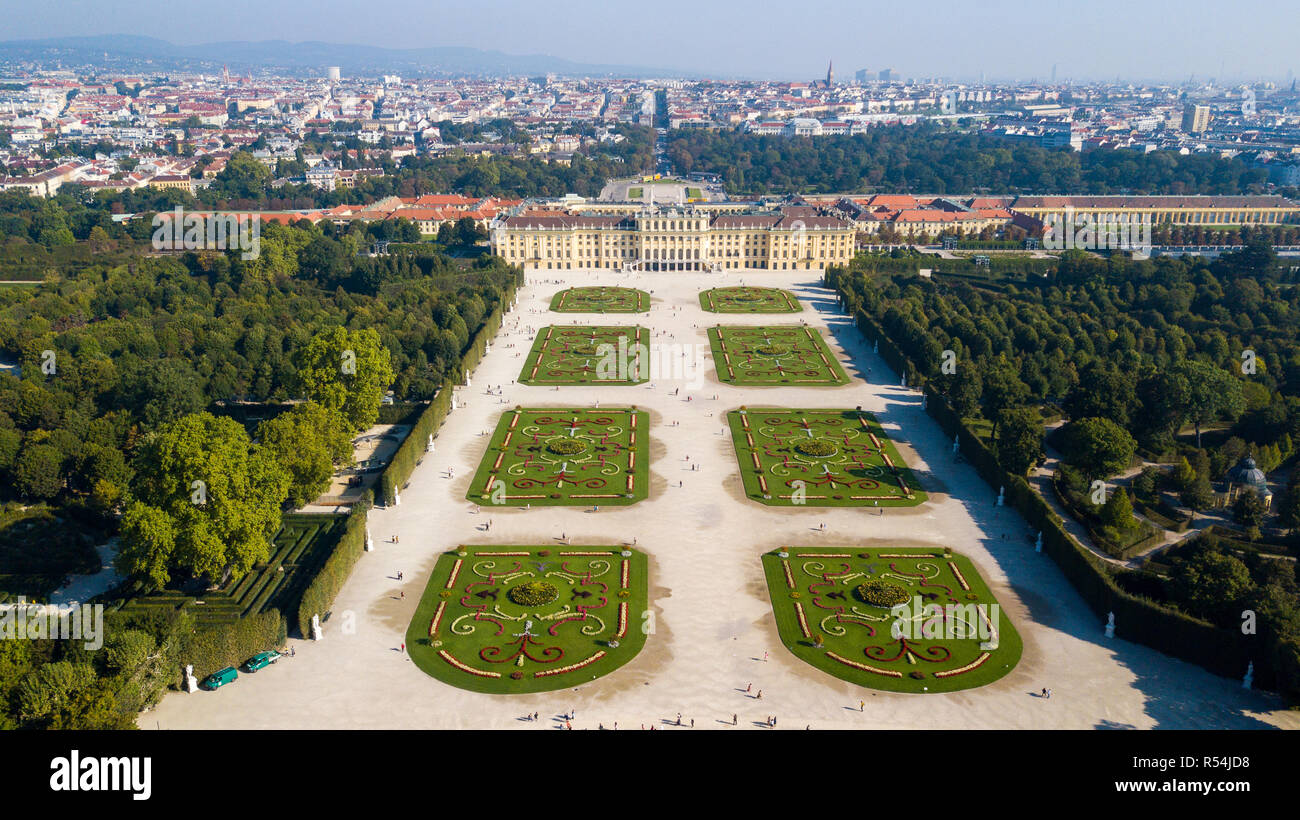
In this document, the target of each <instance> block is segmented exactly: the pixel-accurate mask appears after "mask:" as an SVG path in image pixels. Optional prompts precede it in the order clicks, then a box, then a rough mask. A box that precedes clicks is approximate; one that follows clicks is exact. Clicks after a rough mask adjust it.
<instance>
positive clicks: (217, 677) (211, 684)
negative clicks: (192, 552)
mask: <svg viewBox="0 0 1300 820" xmlns="http://www.w3.org/2000/svg"><path fill="white" fill-rule="evenodd" d="M238 677H239V670H237V669H235V667H233V666H227V667H226V668H225V669H219V670H217V671H216V672H213V673H212V674H211V675H208V676H207V677H206V678H204V679H203V688H204V689H208V690H212V689H220V688H221V687H223V686H225V685H226V684H227V683H230V682H231V681H233V680H235V679H236V678H238Z"/></svg>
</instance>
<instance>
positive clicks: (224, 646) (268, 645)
mask: <svg viewBox="0 0 1300 820" xmlns="http://www.w3.org/2000/svg"><path fill="white" fill-rule="evenodd" d="M286 634H287V632H286V629H285V623H284V618H283V617H282V616H281V615H280V613H279V611H278V610H274V609H268V610H267V611H266V612H260V613H258V614H256V615H249V616H248V617H246V618H239V619H237V620H234V621H230V622H228V623H225V622H223V623H219V624H212V625H204V624H200V623H197V622H196V623H195V626H194V628H193V629H192V630H191V631H190V632H188V633H187V634H186V636H185V638H184V640H183V641H182V643H181V650H180V660H181V663H182V664H193V666H194V676H195V677H197V678H198V679H199V680H203V679H204V678H205V677H207V676H208V675H211V674H212V673H213V672H216V671H217V670H218V669H225V668H226V667H227V666H236V667H237V666H239V665H240V664H242V663H243V662H244V661H246V660H248V659H249V658H251V657H253V656H254V655H256V654H257V653H258V652H265V651H267V650H268V649H279V648H280V647H282V646H284V642H285V637H286ZM175 688H180V682H179V681H178V682H177V683H176V684H175Z"/></svg>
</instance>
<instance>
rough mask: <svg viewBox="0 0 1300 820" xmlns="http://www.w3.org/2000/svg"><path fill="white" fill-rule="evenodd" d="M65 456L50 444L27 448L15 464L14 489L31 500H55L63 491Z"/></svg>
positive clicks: (20, 453) (19, 455)
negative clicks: (62, 473)
mask: <svg viewBox="0 0 1300 820" xmlns="http://www.w3.org/2000/svg"><path fill="white" fill-rule="evenodd" d="M62 468H63V456H62V454H61V453H60V452H59V451H58V449H56V448H54V447H51V446H49V445H48V444H34V445H32V446H30V447H25V448H24V449H23V450H22V451H21V452H19V454H18V458H17V460H16V461H15V462H14V470H13V472H14V487H15V489H17V490H18V492H19V493H21V494H22V495H24V496H27V497H29V498H39V499H45V498H53V497H54V496H56V495H58V494H59V490H61V489H63V477H62V475H61V472H62Z"/></svg>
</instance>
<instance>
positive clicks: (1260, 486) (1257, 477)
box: [1228, 456, 1268, 497]
mask: <svg viewBox="0 0 1300 820" xmlns="http://www.w3.org/2000/svg"><path fill="white" fill-rule="evenodd" d="M1228 481H1229V483H1231V484H1236V485H1238V486H1240V487H1242V488H1243V489H1244V488H1246V487H1250V488H1251V489H1253V490H1255V492H1257V493H1259V494H1260V496H1261V497H1262V496H1264V495H1266V494H1267V493H1268V479H1267V478H1265V476H1264V471H1263V470H1261V469H1259V465H1257V464H1256V463H1255V459H1254V458H1252V457H1250V456H1246V457H1245V458H1243V459H1242V460H1241V461H1238V462H1237V466H1236V467H1233V468H1232V469H1231V470H1229V471H1228Z"/></svg>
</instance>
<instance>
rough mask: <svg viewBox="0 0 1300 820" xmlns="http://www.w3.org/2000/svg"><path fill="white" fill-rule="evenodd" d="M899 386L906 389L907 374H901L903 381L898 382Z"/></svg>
mask: <svg viewBox="0 0 1300 820" xmlns="http://www.w3.org/2000/svg"><path fill="white" fill-rule="evenodd" d="M900 384H901V386H903V387H907V374H906V373H904V374H903V379H902V381H901V382H900Z"/></svg>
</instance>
